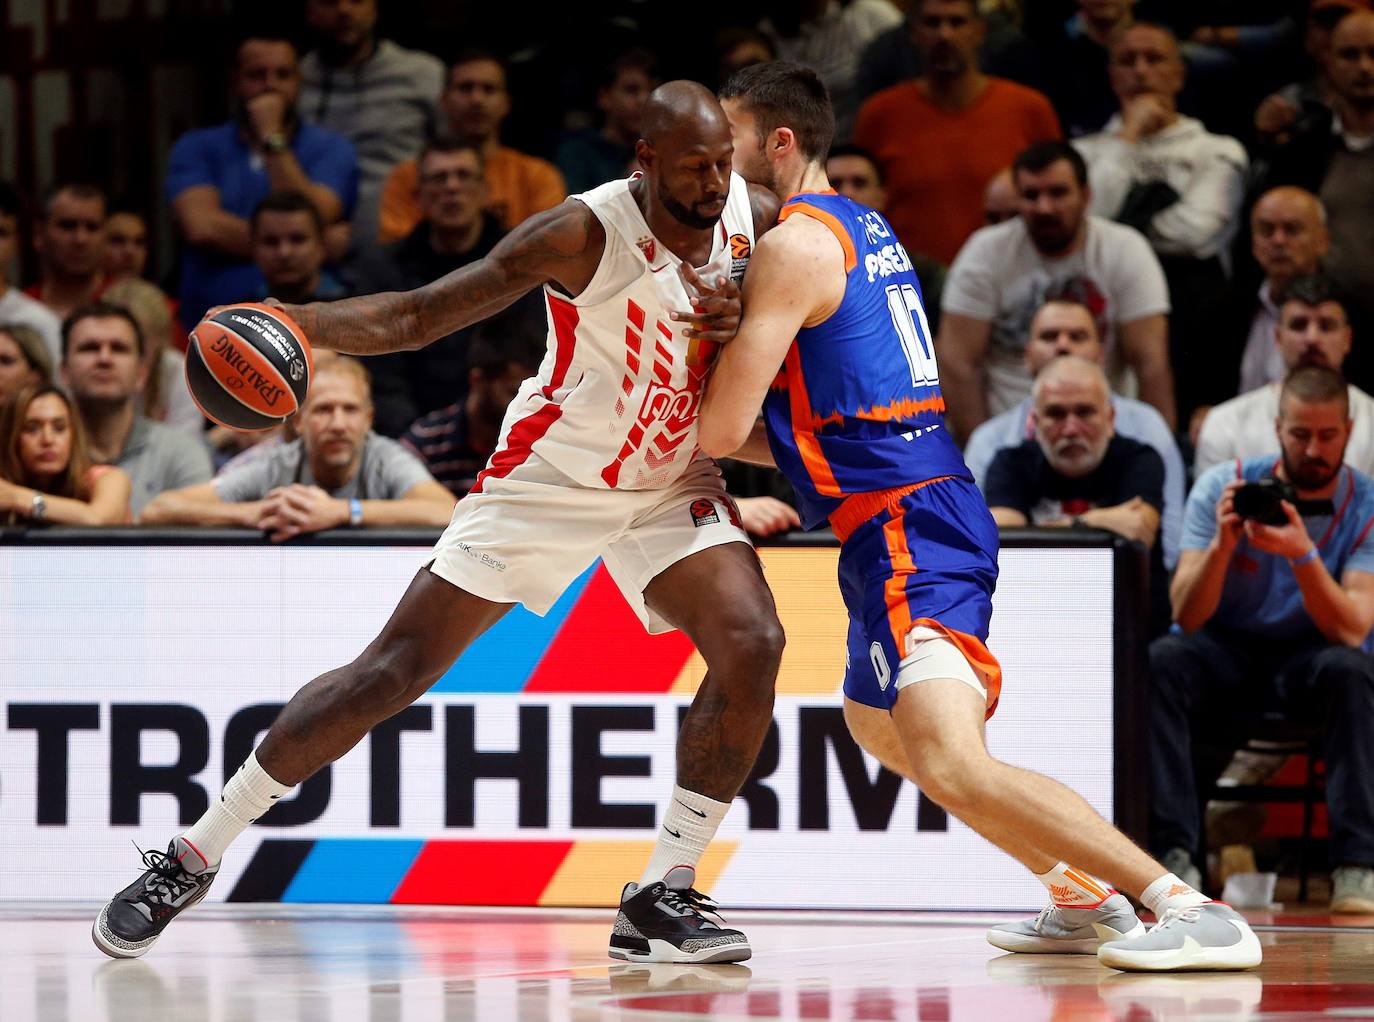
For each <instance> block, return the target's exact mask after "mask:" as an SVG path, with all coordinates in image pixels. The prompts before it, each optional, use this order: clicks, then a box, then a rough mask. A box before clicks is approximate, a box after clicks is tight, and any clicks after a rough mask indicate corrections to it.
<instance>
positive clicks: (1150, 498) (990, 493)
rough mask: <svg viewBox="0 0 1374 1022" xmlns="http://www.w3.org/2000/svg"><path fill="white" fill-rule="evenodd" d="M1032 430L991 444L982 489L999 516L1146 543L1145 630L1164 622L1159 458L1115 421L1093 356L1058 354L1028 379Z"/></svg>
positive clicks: (1006, 522) (1155, 630) (1156, 629)
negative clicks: (1014, 441) (1010, 443)
mask: <svg viewBox="0 0 1374 1022" xmlns="http://www.w3.org/2000/svg"><path fill="white" fill-rule="evenodd" d="M1031 400H1032V403H1033V412H1032V415H1033V418H1034V422H1035V438H1034V439H1032V440H1027V441H1025V442H1024V443H1022V444H1020V445H1019V446H1016V447H1006V448H1003V449H1002V450H1001V451H999V452H998V453H997V455H996V456H995V457H994V458H993V459H992V464H991V465H990V466H989V467H988V477H987V485H986V488H985V492H986V495H987V501H988V507H989V508H990V509H991V510H992V517H993V519H994V520H995V521H996V522H997V524H998V525H1002V526H1017V525H1047V526H1074V525H1080V526H1087V527H1089V528H1094V529H1107V530H1109V531H1111V532H1115V533H1117V534H1118V535H1120V536H1124V537H1125V538H1126V539H1129V540H1134V541H1135V542H1137V543H1143V544H1144V545H1145V547H1146V548H1147V549H1148V550H1149V551H1150V595H1151V601H1150V602H1151V615H1150V617H1151V621H1150V631H1151V634H1159V633H1161V632H1163V631H1164V630H1165V629H1166V628H1167V627H1168V626H1169V601H1168V574H1167V573H1166V572H1165V570H1164V560H1163V557H1162V555H1161V551H1160V545H1159V544H1157V543H1156V542H1155V540H1156V538H1157V537H1158V534H1159V522H1160V516H1161V514H1162V513H1163V510H1164V462H1163V461H1161V460H1160V457H1159V455H1158V454H1156V453H1155V451H1154V450H1153V449H1152V448H1151V447H1149V446H1147V445H1145V444H1141V443H1137V442H1136V441H1134V440H1128V439H1126V438H1125V437H1123V436H1119V435H1118V434H1117V433H1116V430H1115V419H1116V413H1115V410H1114V409H1113V408H1112V401H1111V389H1110V388H1109V387H1108V386H1107V377H1106V375H1105V374H1104V373H1103V372H1102V368H1101V367H1100V366H1099V365H1098V364H1097V363H1096V362H1089V361H1088V360H1087V359H1084V358H1079V357H1078V356H1077V355H1064V356H1062V357H1060V358H1056V359H1053V360H1052V361H1051V362H1050V364H1049V365H1047V366H1045V368H1044V369H1043V370H1041V372H1040V375H1039V376H1037V377H1036V378H1035V387H1034V390H1033V392H1032V394H1031Z"/></svg>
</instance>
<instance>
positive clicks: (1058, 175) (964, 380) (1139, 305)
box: [936, 142, 1174, 437]
mask: <svg viewBox="0 0 1374 1022" xmlns="http://www.w3.org/2000/svg"><path fill="white" fill-rule="evenodd" d="M1012 173H1013V174H1014V176H1015V182H1016V188H1017V191H1018V192H1019V193H1020V196H1021V215H1020V216H1019V217H1018V218H1017V219H1015V220H1009V221H1007V222H1006V223H1003V224H998V225H996V226H995V227H984V228H983V229H982V230H980V231H978V232H977V233H976V234H975V235H974V236H973V237H972V238H970V239H969V242H968V244H967V245H965V246H964V248H963V250H962V251H961V252H960V253H959V257H958V258H957V259H955V261H954V265H953V266H951V267H950V270H949V277H948V278H946V280H945V292H944V298H943V306H944V307H943V309H942V310H941V320H940V336H939V341H938V342H937V344H936V348H937V350H938V351H939V353H940V368H941V370H942V372H941V380H940V382H941V387H942V389H943V390H944V394H945V401H946V403H947V405H948V409H949V410H948V412H947V416H948V421H949V424H950V426H951V428H952V429H954V431H955V433H956V434H957V435H958V436H960V437H967V436H968V435H969V434H970V433H972V432H973V430H974V428H975V427H977V426H978V425H979V424H980V423H982V422H983V421H984V420H985V419H987V418H988V417H989V416H990V415H998V414H1000V413H1002V412H1004V411H1006V410H1007V409H1008V408H1012V407H1014V406H1015V405H1016V404H1017V403H1018V402H1020V401H1021V400H1023V399H1024V398H1025V397H1026V395H1027V394H1029V393H1030V382H1031V381H1030V376H1029V375H1028V374H1027V372H1026V365H1025V357H1024V355H1025V345H1026V337H1027V336H1028V328H1029V326H1030V321H1031V318H1032V317H1033V316H1034V315H1035V311H1036V310H1037V309H1039V308H1040V306H1041V305H1043V304H1044V302H1045V298H1046V296H1048V295H1050V294H1055V295H1061V296H1063V295H1077V296H1078V297H1079V298H1080V300H1082V301H1083V302H1084V303H1085V304H1086V305H1087V306H1088V307H1089V308H1090V309H1092V310H1093V315H1094V316H1095V317H1097V319H1098V320H1099V321H1101V322H1103V323H1105V324H1106V332H1105V333H1104V335H1103V341H1104V343H1105V345H1106V348H1107V373H1108V377H1109V378H1110V379H1112V381H1113V385H1114V389H1115V390H1116V391H1117V392H1118V393H1123V392H1128V391H1126V390H1125V384H1126V378H1125V377H1124V376H1123V374H1122V368H1123V367H1130V368H1131V369H1133V370H1134V372H1135V377H1136V380H1137V381H1138V383H1139V388H1140V389H1139V396H1140V398H1141V399H1142V400H1143V401H1145V402H1146V403H1148V404H1151V405H1153V406H1154V407H1155V408H1156V409H1158V411H1159V413H1160V414H1161V415H1162V416H1164V421H1165V422H1167V423H1169V424H1170V426H1171V427H1172V426H1173V422H1174V387H1173V377H1172V374H1171V372H1170V370H1169V341H1168V336H1169V328H1168V324H1167V321H1166V319H1165V316H1166V314H1167V313H1168V311H1169V289H1168V286H1167V285H1166V284H1165V282H1164V272H1163V271H1162V270H1161V269H1160V267H1159V260H1158V258H1156V256H1155V254H1154V252H1153V251H1151V249H1150V245H1149V242H1147V241H1146V240H1145V239H1144V238H1143V237H1141V235H1140V233H1139V232H1138V231H1135V230H1133V229H1131V228H1129V227H1126V226H1124V225H1122V224H1117V223H1113V222H1112V221H1110V220H1104V219H1102V218H1101V217H1095V216H1090V215H1088V212H1087V205H1088V199H1089V191H1088V187H1087V184H1088V170H1087V167H1086V166H1085V165H1084V163H1083V157H1081V156H1080V155H1079V154H1078V150H1076V149H1075V148H1074V147H1073V146H1071V145H1069V144H1067V143H1065V142H1043V143H1038V144H1037V145H1034V146H1032V147H1031V148H1029V149H1027V150H1026V151H1025V152H1024V153H1022V154H1021V155H1020V156H1018V157H1017V158H1016V162H1015V164H1013V168H1012Z"/></svg>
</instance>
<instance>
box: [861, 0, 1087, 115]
mask: <svg viewBox="0 0 1374 1022" xmlns="http://www.w3.org/2000/svg"><path fill="white" fill-rule="evenodd" d="M1018 5H1019V0H1010V2H1003V3H995V2H994V3H989V2H986V0H983V2H980V3H979V4H978V9H979V10H980V11H982V12H983V16H984V17H985V18H986V19H987V23H988V30H987V34H986V35H985V36H984V37H983V41H982V43H980V44H979V46H978V66H979V67H980V68H981V69H982V70H983V71H985V72H986V73H987V74H990V75H996V76H997V77H998V78H1010V79H1011V80H1012V81H1014V82H1020V83H1021V84H1022V85H1029V86H1031V87H1032V88H1039V87H1040V86H1041V84H1042V82H1043V80H1044V70H1045V69H1044V68H1043V67H1042V63H1043V62H1042V60H1041V58H1040V55H1039V51H1038V49H1037V47H1036V46H1035V45H1034V44H1033V43H1032V42H1031V41H1030V40H1029V39H1027V38H1026V37H1025V36H1024V35H1023V34H1022V32H1021V26H1020V16H1019V15H1020V12H1019V10H1017V9H1016V8H1017V7H1018ZM898 6H899V7H908V6H909V5H908V4H899V5H898ZM915 29H916V20H915V18H913V17H911V16H910V15H908V16H907V17H906V18H904V19H903V21H902V23H901V24H900V25H897V26H895V27H893V28H890V29H888V30H887V31H886V32H884V33H882V34H881V35H879V36H876V37H874V39H873V41H872V42H871V43H869V44H868V46H866V47H865V48H864V51H863V53H862V54H861V55H860V58H859V70H858V74H857V75H856V76H855V79H854V89H855V91H856V92H857V93H858V96H859V102H860V103H862V102H863V101H864V100H866V99H867V98H868V97H869V96H871V95H873V94H874V93H875V92H881V91H882V90H883V89H887V88H891V87H892V86H894V85H896V84H898V83H899V82H905V81H910V80H911V79H912V78H919V77H921V74H922V72H923V71H924V70H925V68H924V65H923V64H922V61H921V51H920V49H918V48H917V46H916V42H915V39H914V36H915ZM1104 119H1105V118H1104Z"/></svg>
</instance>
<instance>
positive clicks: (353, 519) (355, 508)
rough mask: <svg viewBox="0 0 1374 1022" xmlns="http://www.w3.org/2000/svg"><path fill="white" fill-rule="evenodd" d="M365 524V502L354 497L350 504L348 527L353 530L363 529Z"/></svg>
mask: <svg viewBox="0 0 1374 1022" xmlns="http://www.w3.org/2000/svg"><path fill="white" fill-rule="evenodd" d="M362 524H363V502H362V501H361V500H359V499H358V498H357V497H354V498H353V499H352V500H350V501H349V502H348V526H349V528H351V529H359V528H362Z"/></svg>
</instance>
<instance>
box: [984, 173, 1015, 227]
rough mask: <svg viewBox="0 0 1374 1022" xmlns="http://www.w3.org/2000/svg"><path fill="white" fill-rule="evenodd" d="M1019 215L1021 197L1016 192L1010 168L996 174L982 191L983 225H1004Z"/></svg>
mask: <svg viewBox="0 0 1374 1022" xmlns="http://www.w3.org/2000/svg"><path fill="white" fill-rule="evenodd" d="M1020 215H1021V196H1020V194H1019V193H1018V192H1017V191H1016V181H1015V179H1014V178H1013V177H1012V174H1011V168H1010V167H1007V168H1006V169H1005V170H1001V171H999V172H998V173H997V176H996V177H994V178H993V179H992V180H991V181H989V182H988V186H987V187H986V188H985V189H983V225H984V226H985V227H993V226H995V225H997V224H1004V223H1006V222H1007V221H1008V220H1013V219H1015V218H1016V217H1018V216H1020Z"/></svg>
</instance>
